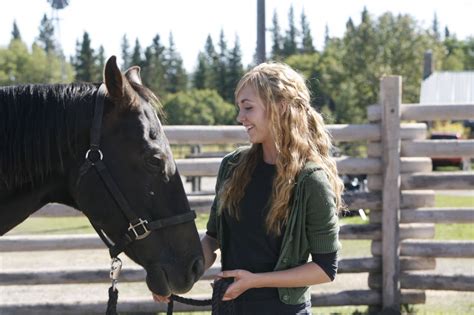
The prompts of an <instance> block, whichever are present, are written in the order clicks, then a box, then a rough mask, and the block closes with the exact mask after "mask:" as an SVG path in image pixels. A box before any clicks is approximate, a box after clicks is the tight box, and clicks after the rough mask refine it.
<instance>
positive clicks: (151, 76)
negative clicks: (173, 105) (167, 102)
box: [142, 34, 167, 96]
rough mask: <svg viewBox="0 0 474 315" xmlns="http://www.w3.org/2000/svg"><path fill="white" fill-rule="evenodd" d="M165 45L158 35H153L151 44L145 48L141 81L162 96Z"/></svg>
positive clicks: (164, 86) (164, 73) (164, 71)
mask: <svg viewBox="0 0 474 315" xmlns="http://www.w3.org/2000/svg"><path fill="white" fill-rule="evenodd" d="M165 68H166V56H165V47H164V46H163V45H162V44H161V42H160V35H158V34H157V35H156V36H155V37H153V40H152V44H151V45H150V46H148V47H147V48H146V49H145V64H144V66H143V69H142V80H143V83H144V84H145V85H146V86H147V87H148V88H150V89H151V90H152V91H153V92H154V93H155V94H157V95H159V96H164V95H165V91H166V86H167V84H166V70H165Z"/></svg>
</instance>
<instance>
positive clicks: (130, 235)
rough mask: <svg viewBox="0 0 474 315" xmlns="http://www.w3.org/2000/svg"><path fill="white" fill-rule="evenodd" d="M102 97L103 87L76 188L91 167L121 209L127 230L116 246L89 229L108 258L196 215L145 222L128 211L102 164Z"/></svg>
mask: <svg viewBox="0 0 474 315" xmlns="http://www.w3.org/2000/svg"><path fill="white" fill-rule="evenodd" d="M105 94H106V87H105V85H104V84H101V86H100V87H99V89H98V90H97V95H96V99H95V109H94V118H93V120H92V127H91V132H90V147H89V150H87V152H86V156H85V161H84V163H83V164H82V166H81V168H80V169H79V177H78V180H77V186H79V183H80V181H81V179H82V177H83V176H84V174H86V173H87V172H88V171H89V170H90V169H91V168H92V167H94V168H95V169H96V171H97V173H98V174H99V176H100V178H101V179H102V182H103V183H104V184H105V186H106V187H107V190H108V191H109V193H110V194H111V195H112V197H113V198H114V200H115V202H116V203H117V205H118V206H119V208H120V210H121V211H122V213H123V214H124V215H125V217H126V218H127V220H128V222H129V226H128V230H127V231H126V232H125V233H124V234H123V235H122V237H121V238H120V239H119V240H118V241H117V242H116V243H114V242H112V240H111V239H110V238H109V237H107V235H106V234H105V233H104V231H103V230H102V229H100V228H99V227H97V226H96V225H95V224H94V223H92V222H91V224H92V226H93V227H94V229H95V230H96V231H97V234H98V235H99V236H100V238H101V239H102V241H103V242H104V243H105V244H106V245H107V247H109V252H110V257H112V258H115V257H117V256H118V255H119V254H120V253H121V252H123V251H124V250H125V247H127V246H128V245H129V244H130V243H131V242H133V241H135V240H141V239H144V238H145V237H147V236H148V235H150V233H151V231H152V230H158V229H161V228H164V227H168V226H172V225H177V224H181V223H185V222H189V221H193V220H194V219H195V218H196V213H195V212H194V211H192V210H191V211H188V212H186V213H184V214H179V215H175V216H172V217H169V218H165V219H160V220H156V221H152V222H148V220H144V219H142V218H139V217H137V216H136V215H135V213H134V212H133V211H132V209H131V208H130V206H129V204H128V202H127V199H125V196H124V195H123V194H122V192H121V191H120V189H119V187H118V186H117V184H116V183H115V181H114V179H113V177H112V176H111V175H110V173H109V171H108V170H107V167H106V165H105V164H104V162H103V161H102V160H103V158H104V155H103V154H102V151H101V150H100V146H99V145H100V132H101V126H102V116H103V112H104V100H105Z"/></svg>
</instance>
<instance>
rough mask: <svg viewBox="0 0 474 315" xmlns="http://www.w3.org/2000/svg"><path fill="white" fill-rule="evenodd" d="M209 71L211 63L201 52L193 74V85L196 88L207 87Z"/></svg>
mask: <svg viewBox="0 0 474 315" xmlns="http://www.w3.org/2000/svg"><path fill="white" fill-rule="evenodd" d="M208 72H209V64H208V63H207V59H206V55H205V54H204V53H203V52H199V54H198V60H197V67H196V70H195V71H194V74H193V76H192V86H193V87H194V88H195V89H199V90H202V89H205V88H206V87H207V85H206V84H207V82H206V81H207V76H208Z"/></svg>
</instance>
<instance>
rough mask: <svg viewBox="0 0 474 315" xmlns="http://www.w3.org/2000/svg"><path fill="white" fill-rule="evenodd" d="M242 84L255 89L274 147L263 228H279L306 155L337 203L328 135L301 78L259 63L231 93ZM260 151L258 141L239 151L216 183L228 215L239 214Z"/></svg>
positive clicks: (278, 231) (338, 195)
mask: <svg viewBox="0 0 474 315" xmlns="http://www.w3.org/2000/svg"><path fill="white" fill-rule="evenodd" d="M247 86H249V87H252V88H253V89H254V90H255V92H256V94H257V95H258V97H259V98H260V100H261V101H262V103H263V104H264V106H265V111H266V115H268V116H267V117H268V118H269V122H270V132H271V133H272V135H273V139H275V141H276V148H277V151H278V156H277V160H276V175H275V179H274V183H273V190H272V196H271V199H270V201H269V202H270V203H271V204H270V209H269V212H268V215H267V217H266V221H265V223H266V228H267V232H271V233H274V234H276V235H279V234H281V231H282V227H283V226H284V225H285V224H286V223H287V221H288V217H289V214H290V210H291V209H290V207H291V205H290V202H291V198H292V195H293V190H294V188H295V181H296V178H297V176H298V174H299V172H300V171H301V170H302V169H303V167H304V165H305V164H306V163H307V162H308V161H314V162H316V164H317V165H318V166H320V167H321V168H322V169H323V170H324V172H325V173H326V175H327V177H328V179H329V183H330V184H331V187H332V189H333V191H334V193H335V196H336V206H337V209H340V208H341V207H342V199H341V194H342V191H343V189H344V185H343V183H342V181H341V179H340V178H339V176H338V174H337V168H336V163H335V161H334V159H333V158H332V157H331V156H330V152H331V147H332V143H331V137H330V135H329V133H328V131H327V129H326V126H325V124H324V121H323V118H322V116H321V115H320V114H319V113H318V112H316V110H314V109H313V108H312V107H311V105H310V92H309V90H308V87H307V86H306V84H305V80H304V78H303V77H302V76H301V75H300V74H298V73H297V72H296V71H294V70H293V69H292V68H290V67H289V66H288V65H285V64H282V63H262V64H260V65H258V66H256V67H254V68H253V69H251V70H250V71H249V72H247V73H246V74H245V75H244V76H243V77H242V79H241V80H240V81H239V83H238V84H237V88H236V90H235V98H236V99H237V96H238V95H239V93H240V92H241V91H242V89H243V88H245V87H247ZM262 154H263V153H262V145H261V144H253V145H252V146H251V148H250V149H249V150H247V151H243V154H241V157H240V158H239V161H238V162H237V163H236V164H235V166H234V170H233V172H232V176H231V177H230V178H229V179H228V180H227V181H226V182H225V183H224V185H223V186H222V190H221V197H222V199H221V201H222V202H221V207H220V210H221V211H222V209H227V210H226V211H229V213H230V214H231V215H233V216H234V217H236V218H238V217H239V213H238V211H239V206H238V205H239V202H240V200H241V199H242V198H243V196H244V192H245V188H246V186H247V184H248V183H249V181H250V179H251V175H252V172H253V171H254V169H255V166H256V164H257V162H258V160H259V159H260V158H261V156H262Z"/></svg>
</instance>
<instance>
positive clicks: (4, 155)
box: [0, 83, 98, 188]
mask: <svg viewBox="0 0 474 315" xmlns="http://www.w3.org/2000/svg"><path fill="white" fill-rule="evenodd" d="M97 87H98V85H96V84H90V83H75V84H55V85H19V86H7V87H0V179H2V180H3V182H4V184H5V185H6V186H7V188H13V187H19V186H22V185H24V184H25V183H33V184H35V183H38V182H41V181H43V180H44V179H45V178H46V177H47V176H48V175H49V174H51V173H53V172H54V171H63V170H64V164H63V156H64V154H65V153H66V152H68V153H73V154H75V152H74V151H75V148H76V145H77V144H76V143H73V142H72V141H73V140H72V139H74V138H75V137H73V135H74V134H75V133H76V132H77V128H78V127H79V123H80V122H81V120H83V119H90V118H91V116H92V112H93V105H94V102H93V99H92V98H93V97H94V96H95V93H94V92H95V91H96V90H97ZM58 168H59V169H58Z"/></svg>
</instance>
